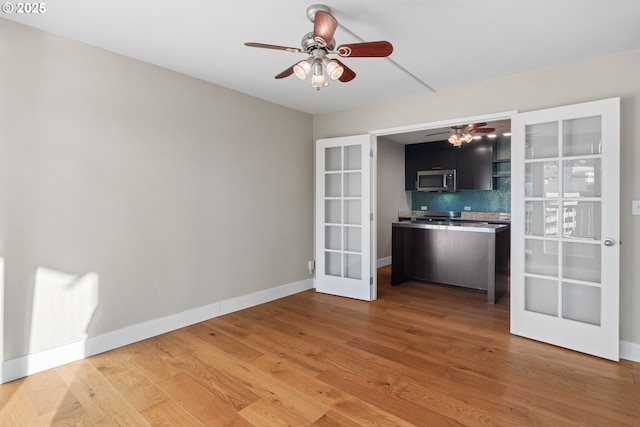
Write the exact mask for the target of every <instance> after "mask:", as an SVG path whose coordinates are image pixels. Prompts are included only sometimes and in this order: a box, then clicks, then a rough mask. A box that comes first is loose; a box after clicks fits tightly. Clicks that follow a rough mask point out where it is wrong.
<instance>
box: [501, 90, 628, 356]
mask: <svg viewBox="0 0 640 427" xmlns="http://www.w3.org/2000/svg"><path fill="white" fill-rule="evenodd" d="M512 131H513V132H514V133H513V136H512V139H513V141H514V142H513V144H512V254H513V255H512V257H513V258H512V264H513V269H512V272H513V277H512V282H511V283H512V289H511V295H512V297H511V330H512V332H513V333H515V334H518V335H523V336H526V337H529V338H533V339H537V340H540V341H544V342H548V343H551V344H555V345H560V346H563V347H567V348H572V349H575V350H578V351H583V352H586V353H590V354H594V355H598V356H601V357H606V358H610V359H614V360H617V358H618V347H619V342H618V334H619V332H618V324H619V319H618V300H619V271H618V270H619V267H618V266H619V247H618V244H617V241H618V237H619V225H618V224H619V99H617V98H616V99H612V100H604V101H597V102H593V103H585V104H578V105H573V106H567V107H559V108H555V109H549V110H541V111H534V112H530V113H524V114H518V115H517V116H516V117H515V118H514V120H513V122H512Z"/></svg>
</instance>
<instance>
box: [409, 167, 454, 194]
mask: <svg viewBox="0 0 640 427" xmlns="http://www.w3.org/2000/svg"><path fill="white" fill-rule="evenodd" d="M457 189H458V185H457V182H456V170H455V169H439V170H430V171H418V176H417V180H416V190H418V191H457Z"/></svg>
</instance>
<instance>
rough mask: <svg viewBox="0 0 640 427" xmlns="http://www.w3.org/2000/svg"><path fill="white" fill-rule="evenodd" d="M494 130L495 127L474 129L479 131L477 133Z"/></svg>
mask: <svg viewBox="0 0 640 427" xmlns="http://www.w3.org/2000/svg"><path fill="white" fill-rule="evenodd" d="M494 130H496V129H495V128H476V129H473V131H474V132H477V133H491V132H493V131H494Z"/></svg>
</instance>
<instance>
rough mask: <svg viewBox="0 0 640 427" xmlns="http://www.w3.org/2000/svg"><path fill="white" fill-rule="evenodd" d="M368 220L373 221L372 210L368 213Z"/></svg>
mask: <svg viewBox="0 0 640 427" xmlns="http://www.w3.org/2000/svg"><path fill="white" fill-rule="evenodd" d="M369 221H373V212H372V213H370V214H369Z"/></svg>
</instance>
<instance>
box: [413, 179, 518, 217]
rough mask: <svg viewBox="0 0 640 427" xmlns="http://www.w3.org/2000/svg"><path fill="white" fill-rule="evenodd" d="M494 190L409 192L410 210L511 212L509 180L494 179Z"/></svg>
mask: <svg viewBox="0 0 640 427" xmlns="http://www.w3.org/2000/svg"><path fill="white" fill-rule="evenodd" d="M494 188H495V189H494V190H490V191H457V192H455V193H446V192H441V193H438V192H435V193H430V192H423V191H412V192H411V209H413V210H420V208H421V207H422V206H427V208H428V210H430V211H459V212H463V211H464V210H465V207H467V206H468V207H470V208H471V209H470V210H472V211H474V212H511V178H509V177H501V178H494Z"/></svg>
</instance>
